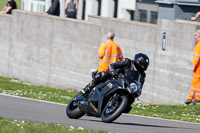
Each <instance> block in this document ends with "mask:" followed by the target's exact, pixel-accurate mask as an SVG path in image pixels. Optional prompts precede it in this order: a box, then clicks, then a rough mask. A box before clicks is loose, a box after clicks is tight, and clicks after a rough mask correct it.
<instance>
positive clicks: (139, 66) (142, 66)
mask: <svg viewBox="0 0 200 133" xmlns="http://www.w3.org/2000/svg"><path fill="white" fill-rule="evenodd" d="M148 66H149V57H148V56H147V55H146V54H143V53H138V54H135V57H134V59H133V60H131V59H128V58H124V59H123V60H120V61H118V62H115V63H113V64H110V65H109V66H108V69H109V73H108V72H104V71H102V72H99V73H97V74H96V75H95V77H94V79H93V80H92V81H91V82H90V83H89V84H88V85H87V86H86V87H85V88H84V89H83V90H82V94H89V92H90V91H91V90H92V89H93V88H94V87H95V86H96V85H98V84H99V83H103V82H105V81H106V80H108V79H109V78H111V77H116V76H117V75H118V74H119V73H120V70H124V69H131V70H134V71H138V72H139V73H140V75H141V76H140V79H139V84H140V85H141V86H140V87H139V88H138V89H137V88H136V97H138V96H140V94H141V89H142V87H143V84H144V81H145V77H146V74H145V72H144V71H146V70H147V68H148ZM130 87H131V85H130ZM133 87H135V86H133Z"/></svg>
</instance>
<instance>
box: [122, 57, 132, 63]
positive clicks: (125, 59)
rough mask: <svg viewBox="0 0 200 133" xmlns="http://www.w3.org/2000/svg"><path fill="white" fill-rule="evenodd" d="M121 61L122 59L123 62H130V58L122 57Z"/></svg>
mask: <svg viewBox="0 0 200 133" xmlns="http://www.w3.org/2000/svg"><path fill="white" fill-rule="evenodd" d="M122 61H124V62H131V59H129V58H124V59H122Z"/></svg>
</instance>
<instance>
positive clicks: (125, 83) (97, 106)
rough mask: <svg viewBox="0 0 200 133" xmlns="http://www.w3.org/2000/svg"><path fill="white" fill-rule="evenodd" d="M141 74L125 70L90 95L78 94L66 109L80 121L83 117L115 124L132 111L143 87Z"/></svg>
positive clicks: (71, 116) (73, 117)
mask: <svg viewBox="0 0 200 133" xmlns="http://www.w3.org/2000/svg"><path fill="white" fill-rule="evenodd" d="M139 78H140V73H139V72H137V71H134V70H130V69H125V70H123V72H122V73H120V74H119V75H118V78H117V79H113V78H112V79H109V80H108V81H106V82H104V83H101V84H99V85H97V86H96V87H95V88H94V89H93V90H92V91H91V92H90V94H87V95H82V93H80V92H79V93H78V94H76V96H74V97H73V99H72V100H71V101H70V103H69V104H68V106H67V108H66V114H67V116H68V117H69V118H72V119H79V118H80V117H82V116H83V115H88V116H95V117H101V120H102V121H103V122H106V123H110V122H113V121H114V120H116V119H117V118H118V117H119V116H120V115H121V114H122V113H128V112H129V111H130V110H131V104H132V103H133V102H134V101H135V98H136V97H137V96H138V95H137V92H138V90H140V88H141V85H140V84H139V82H138V80H139Z"/></svg>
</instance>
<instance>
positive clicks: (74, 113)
mask: <svg viewBox="0 0 200 133" xmlns="http://www.w3.org/2000/svg"><path fill="white" fill-rule="evenodd" d="M78 95H79V94H77V95H76V96H74V97H73V98H72V100H71V101H70V102H69V104H68V105H67V108H66V114H67V116H68V117H69V118H71V119H79V118H80V117H82V116H83V115H84V114H85V113H84V112H82V111H81V110H80V109H79V108H78V103H77V101H75V100H73V99H74V98H75V97H77V96H78Z"/></svg>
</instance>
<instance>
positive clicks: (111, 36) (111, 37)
mask: <svg viewBox="0 0 200 133" xmlns="http://www.w3.org/2000/svg"><path fill="white" fill-rule="evenodd" d="M114 37H115V34H114V33H113V32H108V33H107V39H108V40H112V41H113V40H114Z"/></svg>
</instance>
